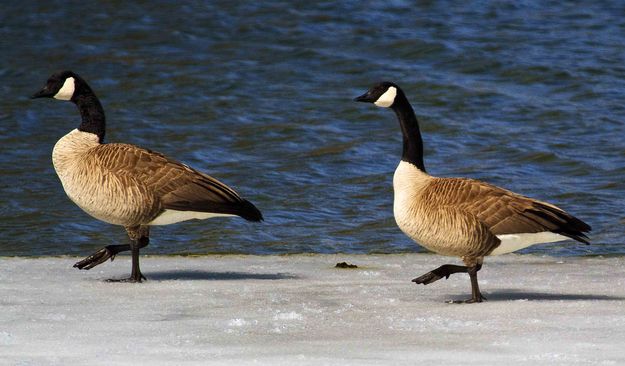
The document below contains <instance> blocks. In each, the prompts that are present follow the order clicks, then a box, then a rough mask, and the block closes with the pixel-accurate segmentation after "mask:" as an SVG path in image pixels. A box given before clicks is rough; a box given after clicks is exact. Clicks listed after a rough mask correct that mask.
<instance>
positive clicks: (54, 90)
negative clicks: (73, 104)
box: [31, 70, 86, 100]
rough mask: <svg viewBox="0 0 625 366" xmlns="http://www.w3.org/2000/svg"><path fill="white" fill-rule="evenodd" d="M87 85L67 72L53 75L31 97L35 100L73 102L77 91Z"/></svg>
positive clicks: (76, 76)
mask: <svg viewBox="0 0 625 366" xmlns="http://www.w3.org/2000/svg"><path fill="white" fill-rule="evenodd" d="M83 84H84V85H86V83H85V82H84V81H83V80H82V79H81V78H80V76H78V75H76V74H75V73H74V72H72V71H69V70H65V71H59V72H57V73H54V74H52V76H50V77H49V78H48V81H47V82H46V85H45V86H44V87H43V88H41V90H39V91H38V92H36V93H35V94H33V95H32V96H31V98H32V99H35V98H54V99H58V100H72V99H73V98H74V96H75V94H77V93H76V91H77V90H79V89H80V87H81V86H82V85H83Z"/></svg>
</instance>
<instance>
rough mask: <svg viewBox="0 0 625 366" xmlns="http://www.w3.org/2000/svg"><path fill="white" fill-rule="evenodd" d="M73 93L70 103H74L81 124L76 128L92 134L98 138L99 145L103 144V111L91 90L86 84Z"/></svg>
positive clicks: (104, 122)
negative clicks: (80, 118) (78, 112)
mask: <svg viewBox="0 0 625 366" xmlns="http://www.w3.org/2000/svg"><path fill="white" fill-rule="evenodd" d="M77 88H80V89H78V90H76V92H75V93H74V97H73V98H72V102H74V103H76V105H77V106H78V110H79V111H80V117H82V123H81V124H80V126H78V130H79V131H83V132H89V133H93V134H95V135H97V136H98V139H99V140H100V143H103V142H104V134H105V131H106V119H105V118H104V109H103V108H102V105H101V104H100V101H99V100H98V98H97V97H96V96H95V94H94V93H93V91H91V88H89V86H87V85H86V84H84V85H81V86H80V87H78V85H77Z"/></svg>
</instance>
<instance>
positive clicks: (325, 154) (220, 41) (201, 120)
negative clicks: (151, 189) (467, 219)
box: [0, 1, 625, 255]
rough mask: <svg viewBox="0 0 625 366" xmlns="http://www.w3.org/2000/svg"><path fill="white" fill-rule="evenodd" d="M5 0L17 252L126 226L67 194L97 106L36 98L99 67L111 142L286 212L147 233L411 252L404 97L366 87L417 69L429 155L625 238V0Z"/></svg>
mask: <svg viewBox="0 0 625 366" xmlns="http://www.w3.org/2000/svg"><path fill="white" fill-rule="evenodd" d="M185 3H186V4H182V3H180V4H178V3H174V2H166V1H151V2H139V3H135V2H125V1H109V2H89V1H86V2H82V3H80V4H75V5H73V6H68V5H67V3H66V2H62V1H46V2H35V1H20V2H10V3H5V4H3V6H2V10H1V11H0V51H1V54H2V56H1V57H2V58H1V60H2V62H1V63H0V81H1V83H0V93H1V95H2V98H0V174H1V175H0V196H1V200H2V201H1V202H2V203H3V205H2V207H1V208H0V230H1V232H0V255H48V254H75V255H86V254H89V253H90V252H91V251H93V250H95V249H97V248H99V247H100V246H102V245H106V244H115V243H121V242H126V240H127V239H126V236H125V233H124V230H123V229H121V228H119V227H114V226H111V225H108V224H104V223H100V222H98V221H96V220H95V219H92V218H90V217H88V216H87V215H86V214H84V213H82V211H80V209H78V208H77V207H76V206H75V205H74V204H73V203H71V202H70V201H69V200H68V199H67V198H66V196H65V194H64V192H63V190H62V188H61V185H60V183H59V181H58V179H57V177H56V175H55V173H54V171H53V169H52V165H51V158H50V154H51V150H52V147H53V145H54V143H55V142H56V140H57V139H58V138H60V137H61V136H62V135H64V134H65V133H66V132H68V131H69V130H71V129H73V128H75V127H76V126H77V125H78V123H79V121H80V117H79V115H78V112H77V110H76V108H75V107H74V106H73V105H71V104H70V103H61V102H55V101H51V100H35V101H31V100H29V99H28V96H29V95H31V94H32V93H33V92H35V91H36V90H38V89H39V88H40V87H41V86H42V85H43V83H44V82H45V80H46V79H47V77H48V76H49V75H50V74H51V73H52V72H53V71H56V70H60V69H72V70H74V71H76V72H77V73H79V74H80V75H81V76H83V77H84V78H85V79H87V80H88V81H89V82H90V84H91V86H92V88H93V89H94V90H95V92H96V94H97V95H98V96H99V97H100V99H101V101H102V104H103V106H104V108H105V111H106V113H107V119H108V131H107V140H108V141H124V142H130V143H134V144H138V145H142V146H145V147H149V148H151V149H153V150H157V151H160V152H163V153H165V154H167V155H169V156H172V157H175V158H177V159H179V160H182V161H184V162H186V163H188V164H189V165H192V166H194V167H196V168H198V169H200V170H203V171H206V172H208V173H210V174H212V175H214V176H215V177H217V178H219V179H221V180H222V181H224V182H226V183H228V184H230V185H232V186H233V187H235V188H236V189H237V190H238V191H239V192H241V193H242V194H243V195H244V196H245V197H247V198H249V199H250V200H251V201H252V202H254V203H255V204H256V205H257V206H258V207H259V208H260V209H261V210H262V211H263V213H264V215H265V218H266V221H265V222H264V223H262V224H254V223H247V222H245V221H244V220H241V219H214V220H208V221H201V222H188V223H182V224H178V225H172V226H167V227H157V228H154V229H153V231H152V241H151V243H150V246H149V248H148V249H147V250H146V251H145V252H146V253H161V254H162V253H215V252H219V253H231V252H237V253H263V254H264V253H274V254H275V253H294V252H324V253H325V252H354V253H368V252H406V251H419V250H422V249H420V248H419V247H418V246H416V245H414V244H413V243H412V242H411V241H410V240H409V239H408V238H407V237H405V236H404V235H403V234H402V233H401V232H400V231H399V229H398V228H397V227H396V225H395V223H394V220H393V217H392V187H391V179H392V173H393V171H394V169H395V166H396V165H397V163H398V159H399V154H400V144H401V137H400V132H399V128H398V124H397V121H396V120H395V116H394V115H393V113H392V112H390V111H388V110H384V109H377V108H374V107H373V106H369V105H363V104H359V103H354V102H352V98H353V97H355V96H356V95H360V94H361V93H362V92H364V91H365V90H366V89H367V88H368V87H369V86H370V85H371V84H372V83H373V82H375V81H379V80H383V79H388V80H392V81H395V82H397V83H398V84H400V85H401V86H402V87H403V89H404V90H405V91H406V94H407V95H408V97H409V99H410V100H411V101H412V103H413V106H414V108H415V111H416V112H417V115H418V118H419V120H420V122H421V127H422V130H423V134H424V140H425V149H426V167H427V168H428V170H429V172H430V173H432V174H435V175H440V176H467V177H473V178H479V179H484V180H486V181H488V182H491V183H494V184H497V185H501V186H504V187H506V188H509V189H512V190H514V191H517V192H519V193H524V194H527V195H530V196H532V197H536V198H540V199H544V200H548V201H551V202H553V203H556V204H558V205H559V206H561V207H563V208H565V209H566V210H568V211H570V212H571V213H574V214H575V215H577V216H579V217H580V218H582V219H584V220H585V221H587V222H588V223H589V224H591V225H592V226H593V229H594V230H593V232H592V240H593V245H592V246H583V245H577V244H574V243H569V242H564V243H555V244H549V245H542V246H536V247H533V248H529V249H527V250H526V252H533V253H545V254H551V255H588V254H621V255H622V254H625V246H624V245H623V234H624V233H625V126H624V121H625V118H624V117H625V108H624V105H625V84H624V80H625V42H623V40H624V39H625V18H623V17H622V14H624V12H625V6H623V3H622V2H617V1H614V2H612V3H611V5H610V3H608V4H607V5H606V4H605V3H604V4H603V5H597V3H595V2H587V3H585V4H576V5H574V4H560V3H559V2H551V3H546V2H543V1H511V2H507V3H503V4H502V3H499V4H491V3H490V2H483V1H468V2H464V4H463V5H450V4H449V3H447V2H438V1H425V2H420V3H419V5H414V4H413V3H412V2H402V1H377V2H374V1H372V2H367V1H353V2H341V3H340V4H338V3H334V2H310V1H292V2H269V3H264V2H258V3H252V2H240V4H237V2H232V1H221V2H210V3H209V2H201V1H196V2H185Z"/></svg>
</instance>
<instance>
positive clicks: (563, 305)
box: [0, 254, 625, 366]
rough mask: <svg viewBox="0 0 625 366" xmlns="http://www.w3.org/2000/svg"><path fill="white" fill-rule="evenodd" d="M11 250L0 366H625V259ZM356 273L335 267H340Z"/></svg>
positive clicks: (1, 310)
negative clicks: (86, 263) (463, 269)
mask: <svg viewBox="0 0 625 366" xmlns="http://www.w3.org/2000/svg"><path fill="white" fill-rule="evenodd" d="M76 260H77V259H76V258H37V259H25V258H0V365H86V364H89V365H213V364H216V365H220V364H229V365H415V364H419V365H427V364H447V365H454V364H462V365H501V364H504V363H505V364H506V366H508V365H527V364H532V365H587V364H595V365H622V364H625V258H623V257H617V258H565V259H562V258H558V259H555V258H549V257H536V256H531V255H530V256H528V255H505V256H501V257H496V258H488V260H487V262H486V263H485V266H484V268H483V269H482V271H480V273H479V277H480V285H481V287H482V291H483V293H484V295H485V296H486V297H487V298H488V301H487V302H485V303H482V304H472V305H456V304H447V303H445V300H449V299H465V298H468V297H469V294H470V285H469V280H468V277H467V276H466V274H457V275H454V276H452V277H451V278H450V279H449V280H441V281H439V282H436V283H433V284H431V285H428V286H422V285H415V284H414V283H411V282H410V280H411V279H412V278H414V277H416V276H418V275H421V274H423V273H425V272H427V271H429V270H431V269H433V268H435V267H438V266H439V265H441V264H444V263H457V261H456V260H454V259H453V258H445V257H440V256H436V255H429V254H405V255H289V256H240V255H229V256H206V257H142V269H143V272H144V274H145V275H146V276H147V277H148V279H149V281H147V282H146V283H143V284H124V283H106V282H103V279H106V278H109V277H123V276H127V275H128V274H129V271H130V260H129V258H128V257H118V258H117V259H116V260H115V262H113V263H110V262H108V263H106V264H103V265H100V266H99V267H97V268H95V269H93V270H91V271H78V270H76V269H74V268H72V264H73V263H74V262H75V261H76ZM342 261H346V262H348V263H353V264H357V265H358V266H359V268H357V269H337V268H334V265H335V264H336V263H337V262H342Z"/></svg>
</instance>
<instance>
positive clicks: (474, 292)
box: [465, 264, 486, 304]
mask: <svg viewBox="0 0 625 366" xmlns="http://www.w3.org/2000/svg"><path fill="white" fill-rule="evenodd" d="M481 268H482V265H481V264H478V265H477V266H475V267H469V268H468V271H467V272H468V273H469V278H471V298H470V299H468V300H466V301H465V303H467V304H472V303H474V302H482V301H484V300H486V298H485V297H484V296H483V295H482V293H481V292H480V286H479V285H478V284H477V272H478V271H479V270H480V269H481Z"/></svg>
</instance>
